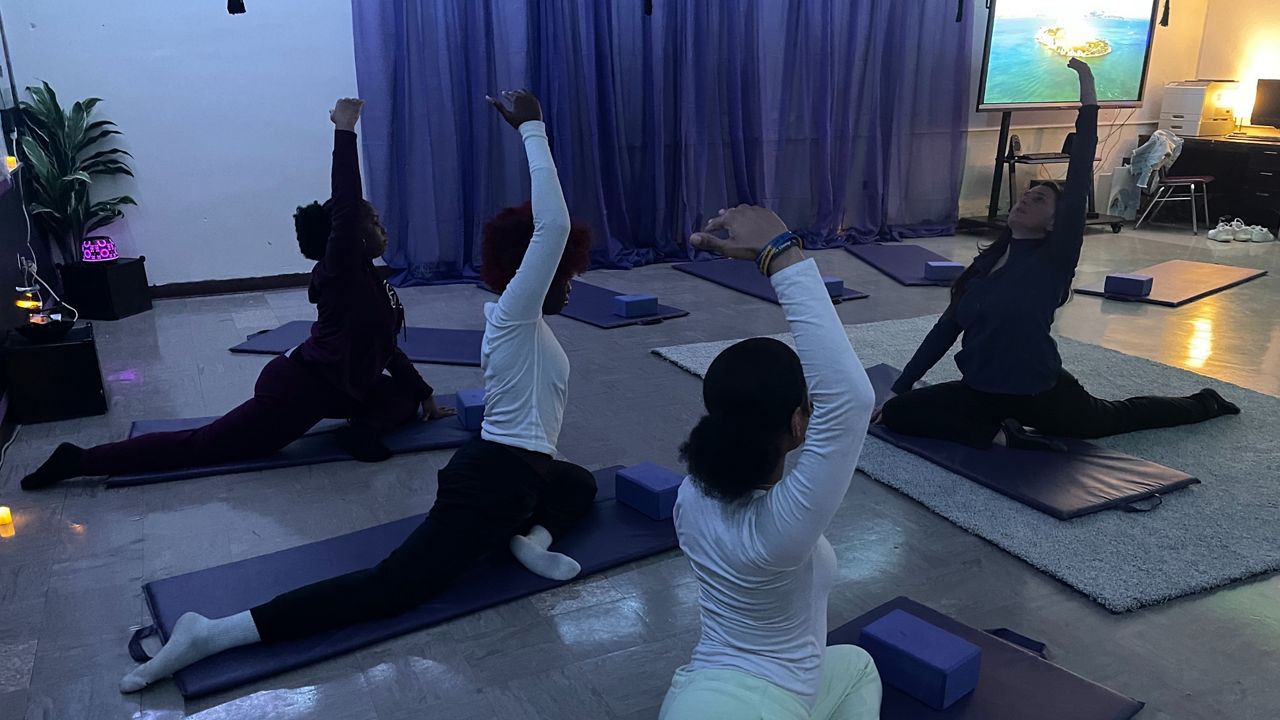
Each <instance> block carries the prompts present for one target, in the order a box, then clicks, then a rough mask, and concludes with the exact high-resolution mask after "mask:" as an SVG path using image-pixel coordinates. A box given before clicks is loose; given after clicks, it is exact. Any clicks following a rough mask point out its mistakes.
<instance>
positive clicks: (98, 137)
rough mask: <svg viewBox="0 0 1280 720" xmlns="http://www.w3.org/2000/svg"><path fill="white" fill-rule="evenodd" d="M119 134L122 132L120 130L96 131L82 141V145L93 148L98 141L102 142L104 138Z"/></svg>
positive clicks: (82, 146) (83, 147)
mask: <svg viewBox="0 0 1280 720" xmlns="http://www.w3.org/2000/svg"><path fill="white" fill-rule="evenodd" d="M119 134H120V131H119V130H103V131H102V132H99V133H95V134H94V135H90V136H89V137H87V138H85V139H84V142H82V143H80V147H81V149H87V148H91V147H93V146H94V145H97V144H98V143H100V142H102V141H103V139H105V138H107V137H109V136H111V135H119Z"/></svg>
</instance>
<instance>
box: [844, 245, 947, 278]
mask: <svg viewBox="0 0 1280 720" xmlns="http://www.w3.org/2000/svg"><path fill="white" fill-rule="evenodd" d="M844 249H845V250H847V251H849V254H850V255H853V256H854V257H856V258H858V259H859V260H862V261H864V262H866V263H867V264H868V265H870V266H871V267H873V268H875V269H877V270H879V271H880V272H882V273H884V274H885V275H888V276H889V277H891V278H893V279H894V280H897V281H898V282H899V283H900V284H902V285H908V286H914V285H943V286H948V287H949V286H950V285H951V281H950V280H929V279H928V278H926V277H925V276H924V268H925V264H926V263H928V262H930V261H943V262H946V261H948V260H950V258H945V257H943V256H941V255H939V254H938V253H936V252H934V251H932V250H930V249H928V248H923V247H920V246H919V245H904V244H902V243H867V244H865V245H845V247H844Z"/></svg>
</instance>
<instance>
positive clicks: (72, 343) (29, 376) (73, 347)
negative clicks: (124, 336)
mask: <svg viewBox="0 0 1280 720" xmlns="http://www.w3.org/2000/svg"><path fill="white" fill-rule="evenodd" d="M4 369H5V380H6V381H7V382H6V384H7V385H8V392H9V412H10V413H11V414H12V416H13V417H12V420H13V421H14V422H19V423H24V424H30V423H41V422H49V421H51V420H68V419H70V418H78V417H87V416H90V415H104V414H106V412H107V393H106V391H105V390H104V389H103V387H102V368H101V367H100V366H99V365H98V347H97V344H96V343H95V342H94V340H93V325H92V324H87V323H86V324H84V325H81V326H79V327H76V328H72V330H71V332H69V333H67V336H66V337H64V338H63V339H62V340H59V341H57V342H51V343H42V344H35V343H32V342H30V341H28V340H27V339H26V338H24V337H22V336H21V335H19V334H18V333H16V332H14V331H12V330H11V331H9V334H8V336H7V337H6V338H5V342H4Z"/></svg>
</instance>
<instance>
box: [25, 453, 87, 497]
mask: <svg viewBox="0 0 1280 720" xmlns="http://www.w3.org/2000/svg"><path fill="white" fill-rule="evenodd" d="M83 455H84V450H83V449H82V448H80V447H79V446H78V445H72V444H71V443H62V444H61V445H59V446H58V447H57V449H55V450H54V451H53V454H52V455H50V456H49V459H48V460H45V461H44V464H43V465H41V466H40V467H38V468H36V469H35V471H34V472H32V473H31V474H30V475H28V476H26V477H24V478H22V489H23V490H39V489H40V488H47V487H49V486H51V485H54V484H56V483H59V482H61V481H63V480H68V479H70V478H73V477H78V476H79V475H81V474H82V473H83V470H81V467H80V460H81V458H82V456H83Z"/></svg>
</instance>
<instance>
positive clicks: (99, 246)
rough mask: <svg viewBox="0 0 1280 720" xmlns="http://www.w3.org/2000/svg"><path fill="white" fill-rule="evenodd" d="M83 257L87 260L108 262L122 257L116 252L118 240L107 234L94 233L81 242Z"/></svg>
mask: <svg viewBox="0 0 1280 720" xmlns="http://www.w3.org/2000/svg"><path fill="white" fill-rule="evenodd" d="M80 253H81V259H83V260H84V261H85V262H106V261H108V260H115V259H117V258H119V257H120V253H118V252H116V242H115V240H112V239H111V238H109V237H107V236H106V235H94V236H93V237H88V238H85V240H84V242H83V243H81V244H80Z"/></svg>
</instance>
